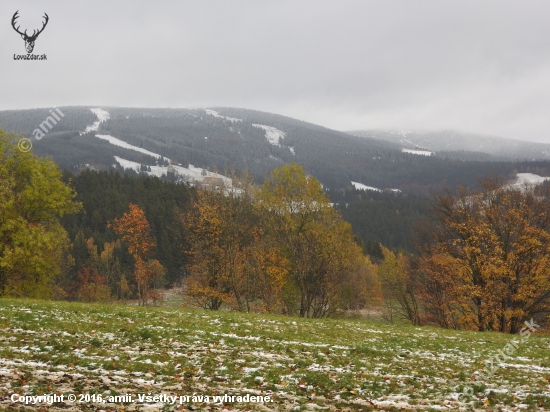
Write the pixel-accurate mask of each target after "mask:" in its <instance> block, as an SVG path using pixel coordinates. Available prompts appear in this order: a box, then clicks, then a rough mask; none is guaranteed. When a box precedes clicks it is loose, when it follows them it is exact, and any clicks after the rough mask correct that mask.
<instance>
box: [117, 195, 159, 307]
mask: <svg viewBox="0 0 550 412" xmlns="http://www.w3.org/2000/svg"><path fill="white" fill-rule="evenodd" d="M129 208H130V211H129V212H127V213H124V215H123V216H122V217H121V218H115V219H114V220H113V222H111V223H109V227H111V228H112V229H113V231H114V232H115V233H116V234H118V235H120V236H121V237H122V240H123V241H124V242H126V244H127V246H128V252H129V253H130V254H131V255H132V257H133V258H134V260H135V267H134V278H135V281H136V284H137V287H138V296H139V303H140V305H147V303H148V301H149V299H150V298H151V296H150V295H151V290H150V289H151V287H152V286H158V284H159V283H160V281H161V280H162V278H163V276H164V273H165V269H164V267H163V266H162V265H161V263H160V262H159V261H158V260H156V259H154V260H150V259H149V258H150V256H151V255H152V252H153V249H154V247H155V242H154V240H153V238H152V237H151V229H150V227H149V222H148V221H147V218H146V216H145V212H144V211H143V209H141V208H140V207H139V206H138V205H135V204H133V203H130V204H129Z"/></svg>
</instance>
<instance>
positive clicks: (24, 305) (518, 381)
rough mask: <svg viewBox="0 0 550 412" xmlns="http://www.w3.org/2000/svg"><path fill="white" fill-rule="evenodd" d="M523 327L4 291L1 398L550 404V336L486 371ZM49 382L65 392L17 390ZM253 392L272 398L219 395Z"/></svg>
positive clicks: (330, 405) (497, 406) (268, 404)
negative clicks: (495, 329) (13, 296)
mask: <svg viewBox="0 0 550 412" xmlns="http://www.w3.org/2000/svg"><path fill="white" fill-rule="evenodd" d="M514 338H519V336H517V335H516V336H512V335H503V334H497V333H475V332H457V331H451V330H442V329H436V328H433V327H421V328H420V327H413V326H410V325H405V324H399V325H390V324H385V323H382V322H379V321H373V320H370V321H369V320H365V319H323V320H309V319H298V318H289V317H283V316H276V315H259V314H242V313H232V312H207V311H201V310H193V309H182V308H169V307H157V308H154V307H147V308H144V307H137V306H130V305H122V304H111V305H100V304H81V303H66V302H46V301H32V300H10V299H1V300H0V409H1V410H13V411H15V410H25V408H26V410H45V411H58V410H59V411H61V410H74V411H80V410H83V411H100V410H103V411H120V410H128V411H131V410H140V411H147V410H150V411H156V410H159V411H171V410H196V411H202V410H204V411H221V410H239V411H240V410H246V411H261V410H269V411H271V410H273V411H314V410H319V411H322V410H328V411H362V410H396V411H397V410H404V409H409V410H427V411H430V410H442V409H445V410H447V409H453V410H502V411H505V410H509V411H511V410H550V348H549V344H548V340H549V338H548V337H547V336H542V334H541V333H535V334H533V335H531V336H530V337H529V338H528V339H525V340H524V341H522V342H521V343H520V344H519V346H518V348H517V350H515V352H514V353H513V354H512V355H511V356H510V357H509V358H507V359H505V360H504V361H502V362H500V363H498V362H497V364H498V365H497V364H495V365H494V369H493V371H492V372H491V374H487V373H484V370H485V369H486V367H487V366H486V364H484V361H487V360H489V359H491V357H492V356H494V355H496V354H497V353H498V351H499V350H502V349H503V348H504V347H505V346H506V344H507V343H509V342H510V341H512V339H514ZM476 371H477V372H476ZM483 373H484V374H485V376H481V374H483ZM465 387H471V388H472V389H471V390H470V389H468V390H466V391H465V390H464V388H465ZM464 392H466V393H464ZM42 394H58V395H61V394H63V395H64V397H65V398H64V401H63V402H55V403H53V404H51V405H49V404H48V403H47V402H38V401H40V399H38V400H37V403H36V404H29V405H26V406H25V404H24V403H22V402H21V401H20V400H21V399H23V398H20V396H37V395H42ZM69 394H73V395H75V396H76V402H71V401H68V400H67V396H68V395H69ZM247 394H248V395H249V396H256V397H259V396H261V397H262V398H261V399H263V401H259V402H258V401H255V402H250V401H248V402H247V401H243V400H242V398H241V401H238V400H237V398H233V399H232V398H229V397H226V398H225V400H220V399H221V398H216V399H215V398H214V396H217V397H221V396H224V395H228V396H229V395H232V396H243V397H244V396H245V395H247ZM125 395H131V398H130V397H129V396H126V397H125ZM138 395H141V396H142V397H143V396H150V397H149V398H142V399H140V398H139V397H138ZM161 395H164V396H165V397H164V398H162V397H161ZM14 396H15V401H14ZM155 396H156V398H155ZM168 396H175V397H176V398H174V399H175V401H174V402H172V401H170V400H169V398H168ZM193 396H194V398H193ZM117 397H118V398H117ZM265 397H267V398H265ZM245 399H250V398H245ZM252 399H255V398H252ZM256 399H257V398H256ZM266 399H267V401H266ZM79 400H80V401H81V402H79ZM124 400H126V402H124Z"/></svg>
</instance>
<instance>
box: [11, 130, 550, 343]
mask: <svg viewBox="0 0 550 412" xmlns="http://www.w3.org/2000/svg"><path fill="white" fill-rule="evenodd" d="M14 138H15V137H14V136H11V135H6V134H5V133H3V132H0V178H1V179H0V200H1V201H0V238H1V239H2V241H1V243H0V296H26V297H35V298H57V299H70V300H82V301H88V302H92V301H107V300H112V299H130V298H133V299H137V300H138V301H139V302H140V303H141V304H144V305H145V304H149V303H151V302H155V301H156V300H158V299H159V295H158V292H157V291H158V289H159V288H161V287H163V286H169V285H173V284H175V283H178V282H181V283H182V284H183V286H184V288H183V290H184V292H185V295H186V301H187V302H192V303H193V304H195V305H197V306H200V307H203V308H206V309H211V310H217V309H220V308H222V307H224V306H225V307H228V308H231V309H233V310H239V311H262V312H276V313H284V314H288V315H297V316H303V317H324V316H331V315H333V314H335V313H338V312H340V311H346V310H357V309H361V308H364V307H365V306H367V305H368V304H371V303H374V302H379V301H380V300H382V306H383V308H384V311H385V313H386V314H387V316H388V317H389V319H390V320H393V319H394V318H396V317H401V318H405V319H407V320H409V321H411V322H412V323H414V324H417V325H422V324H434V325H438V326H441V327H446V328H455V329H473V330H480V331H485V330H494V331H500V332H508V333H515V332H517V330H518V328H520V327H521V324H522V323H523V322H524V321H525V320H527V319H530V318H533V319H535V321H537V322H539V323H544V322H545V321H546V320H547V317H548V315H549V314H550V264H549V263H550V262H549V260H550V185H548V184H547V185H543V186H541V187H538V188H533V187H528V186H525V187H521V188H518V187H514V186H509V185H506V184H504V182H503V181H500V180H499V179H498V178H492V179H489V180H485V181H481V182H480V187H481V190H478V191H473V190H471V189H466V188H458V189H457V190H456V191H453V192H451V191H448V192H445V193H443V194H440V195H437V196H435V197H434V198H433V200H432V203H431V208H430V210H429V211H427V212H426V216H428V217H430V219H431V221H427V220H425V221H424V228H420V229H418V230H416V236H417V238H416V249H415V253H414V254H413V253H409V252H406V251H397V250H390V249H389V248H386V247H385V246H383V245H380V244H378V243H375V242H372V241H369V242H368V244H365V243H364V242H361V240H360V239H359V238H358V237H357V236H356V235H354V234H353V232H352V229H351V225H350V224H349V223H347V222H346V221H344V219H343V218H342V215H341V213H340V211H339V210H338V208H335V207H333V205H332V204H331V202H330V200H329V199H328V197H327V195H326V192H324V191H323V189H322V186H321V184H320V183H319V182H318V181H317V180H316V179H315V178H314V177H313V176H311V175H309V174H307V173H306V171H305V169H304V168H303V167H301V166H298V165H296V164H288V165H284V166H282V167H280V168H278V169H275V170H274V171H272V172H271V173H269V174H268V175H267V176H266V177H265V179H264V182H263V184H262V185H261V186H255V185H254V184H252V180H251V179H247V178H246V177H245V178H235V180H234V185H233V187H226V188H224V187H212V188H211V189H210V190H197V189H194V188H189V187H187V186H185V185H181V184H175V183H171V182H163V181H161V180H159V179H157V178H151V177H144V176H141V177H139V178H131V177H128V176H121V175H120V174H118V173H96V172H91V171H86V172H83V173H81V174H80V175H78V176H73V175H71V174H70V173H68V172H66V173H65V175H64V176H62V174H61V171H60V170H59V168H58V167H57V166H56V165H55V164H54V163H53V162H52V161H51V160H49V159H41V158H38V157H37V156H35V155H33V154H32V153H31V152H27V153H24V152H21V151H20V150H19V149H18V148H17V146H16V144H15V143H14ZM356 195H357V194H356ZM342 196H343V198H345V197H346V196H347V195H346V194H345V193H344V194H343V195H342ZM377 196H378V195H377ZM379 196H383V194H380V195H379ZM392 196H393V195H392ZM396 199H399V197H396ZM386 201H388V199H386ZM394 206H395V205H394ZM392 208H393V206H392ZM398 210H399V209H398ZM392 213H393V212H392ZM364 251H368V252H369V254H376V255H377V256H371V259H369V258H368V257H367V256H365V253H363V252H364ZM373 262H374V263H373Z"/></svg>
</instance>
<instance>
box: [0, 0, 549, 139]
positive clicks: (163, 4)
mask: <svg viewBox="0 0 550 412" xmlns="http://www.w3.org/2000/svg"><path fill="white" fill-rule="evenodd" d="M16 10H19V14H20V18H19V20H18V22H19V24H20V25H21V29H23V30H24V29H28V31H29V32H31V33H32V31H33V29H38V28H40V27H41V21H42V16H43V13H44V12H46V13H48V15H49V17H50V21H49V24H48V26H47V27H46V29H45V30H44V32H43V33H41V34H40V35H39V37H38V39H37V40H36V45H35V49H34V54H43V53H45V54H46V55H47V61H15V60H14V57H13V56H14V54H26V51H25V47H24V42H23V40H22V39H21V37H20V36H19V35H18V34H17V33H16V32H15V31H14V30H13V29H12V27H11V24H10V22H11V18H12V16H13V14H14V13H15V11H16ZM0 39H1V41H0V67H1V69H0V70H1V83H0V110H4V109H21V108H33V107H51V106H54V105H57V106H66V105H95V106H100V107H101V106H134V107H182V108H185V107H212V106H233V107H244V108H250V109H256V110H263V111H268V112H274V113H279V114H284V115H287V116H291V117H295V118H298V119H301V120H307V121H310V122H313V123H317V124H321V125H323V126H326V127H330V128H334V129H339V130H357V129H398V130H438V129H456V130H464V131H471V132H478V133H483V134H490V135H497V136H506V137H512V138H519V139H526V140H536V141H545V142H548V143H550V1H548V0H541V1H530V0H522V1H517V0H514V1H505V0H495V1H489V0H484V1H478V0H475V1H466V0H459V1H450V0H449V1H442V0H433V1H428V0H401V1H400V0H392V1H389V0H376V1H374V0H355V1H354V0H338V1H336V0H334V1H322V0H311V1H310V0H288V1H287V0H276V1H273V0H269V1H267V0H265V1H264V0H194V1H183V0H182V1H174V0H172V1H162V0H156V1H142V0H140V1H138V0H132V1H121V0H109V1H104V0H93V1H88V0H78V1H74V0H70V1H69V0H59V1H44V0H40V1H38V0H37V1H29V0H27V1H23V0H21V1H12V0H2V1H1V3H0Z"/></svg>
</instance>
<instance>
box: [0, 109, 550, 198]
mask: <svg viewBox="0 0 550 412" xmlns="http://www.w3.org/2000/svg"><path fill="white" fill-rule="evenodd" d="M60 110H62V112H63V113H64V117H62V118H61V119H60V120H59V121H58V122H56V124H54V125H52V128H51V130H50V131H49V132H48V133H46V134H45V136H44V137H43V138H42V139H41V140H36V139H34V138H33V137H32V132H33V131H34V130H36V129H37V128H39V127H40V125H41V124H42V123H43V122H44V121H45V120H46V119H47V118H48V116H50V112H49V110H48V109H34V110H19V111H3V112H0V125H2V127H3V128H5V129H6V130H8V131H15V132H18V133H22V134H24V135H26V136H29V137H30V138H31V141H32V144H33V150H34V152H35V153H36V154H38V155H40V156H49V157H52V158H53V159H54V160H55V161H56V162H57V164H59V165H60V166H61V167H62V168H64V169H67V170H71V171H74V172H78V171H79V170H82V169H83V168H86V167H91V168H95V169H98V170H114V169H118V170H120V171H121V172H123V171H124V168H123V167H122V164H121V161H124V162H126V163H128V162H134V164H137V165H138V166H139V165H143V166H142V167H139V168H138V169H142V170H145V168H146V167H149V168H150V167H151V166H155V165H157V164H165V165H167V163H165V161H164V160H162V161H161V160H160V159H159V158H158V157H159V156H164V157H166V158H168V159H170V160H171V161H172V162H171V163H172V164H173V165H179V164H181V165H182V166H183V167H187V166H189V165H193V166H196V167H200V168H204V169H208V170H212V171H213V170H217V171H219V172H221V173H229V172H230V171H231V170H235V171H237V172H242V171H245V170H246V171H248V172H251V173H252V174H253V175H254V176H255V178H256V181H257V182H258V183H261V182H262V180H263V177H264V176H265V174H266V173H267V172H269V171H270V170H273V169H275V168H276V167H279V166H281V165H282V164H284V163H289V162H297V163H298V164H301V165H303V166H304V167H305V168H306V170H307V171H308V172H309V173H311V174H313V175H314V176H315V177H316V178H317V179H318V180H319V181H320V182H321V183H322V184H323V185H324V187H325V188H327V189H331V190H335V189H342V188H351V181H355V182H360V183H362V184H365V185H367V186H371V187H376V188H379V189H386V188H392V189H399V190H401V191H403V192H406V193H416V194H423V195H426V194H428V193H429V192H430V190H441V189H443V188H444V187H450V188H453V187H455V186H456V185H462V186H466V187H471V188H476V187H478V185H477V179H478V178H480V177H484V176H489V175H491V174H496V175H499V176H501V177H503V178H504V179H511V178H513V176H514V175H515V173H516V172H522V171H523V172H525V171H530V170H528V169H536V170H537V172H538V173H539V174H549V172H550V170H549V167H548V163H547V162H527V161H523V162H515V163H514V162H510V161H499V162H495V161H490V162H489V161H482V160H488V158H487V157H486V155H483V154H479V155H477V156H474V157H472V156H470V155H469V154H468V153H462V154H455V152H450V154H447V155H445V156H443V157H439V156H418V155H415V154H411V153H403V152H402V148H403V145H402V144H401V143H400V142H387V141H384V140H379V139H376V138H373V137H356V136H352V135H349V134H346V133H342V132H338V131H334V130H330V129H327V128H324V127H321V126H318V125H314V124H310V123H306V122H302V121H299V120H296V119H291V118H288V117H285V116H280V115H275V114H270V113H263V112H258V111H253V110H246V109H235V108H217V109H215V110H213V109H138V108H109V107H104V108H103V110H104V111H105V113H107V115H108V116H107V117H106V118H105V119H103V121H102V122H98V118H97V117H96V115H95V114H94V113H92V111H91V110H90V108H89V107H61V108H60ZM94 122H97V123H98V124H97V129H98V130H93V131H92V130H91V129H90V128H88V130H89V131H88V132H87V133H84V132H85V131H86V130H87V129H86V127H87V126H90V125H91V124H93V123H94ZM97 135H105V136H112V137H113V138H116V139H119V141H122V142H124V143H126V144H130V145H133V146H134V147H136V148H138V149H142V151H144V150H146V151H149V152H150V153H153V154H157V155H158V156H157V158H155V156H152V155H151V154H150V153H149V154H147V153H140V152H139V151H138V150H132V149H129V148H124V147H121V146H117V145H115V144H112V142H109V141H107V140H105V139H104V138H103V139H102V138H98V137H96V136H97ZM115 156H117V157H118V158H119V159H123V160H116V159H115ZM472 159H474V160H475V161H474V160H472ZM491 160H494V159H491ZM127 161H128V162H127ZM125 167H126V172H128V171H129V170H130V169H128V168H127V167H128V166H127V165H126V166H125ZM537 172H535V173H537ZM130 173H135V171H134V170H131V171H130ZM159 173H160V172H159ZM166 174H167V173H166Z"/></svg>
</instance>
